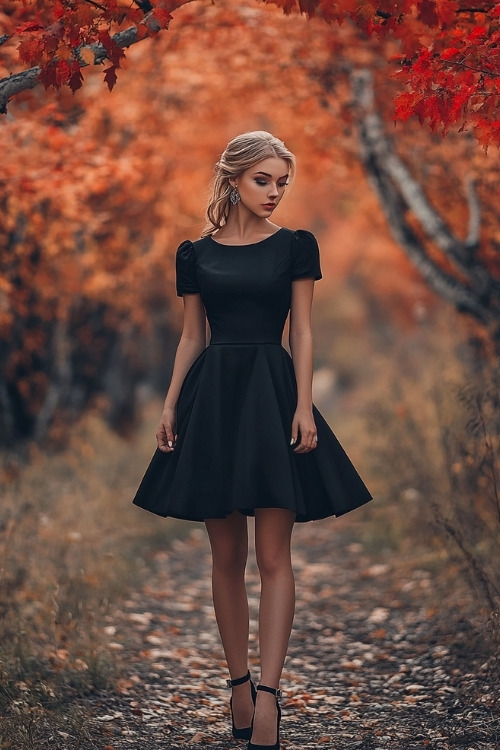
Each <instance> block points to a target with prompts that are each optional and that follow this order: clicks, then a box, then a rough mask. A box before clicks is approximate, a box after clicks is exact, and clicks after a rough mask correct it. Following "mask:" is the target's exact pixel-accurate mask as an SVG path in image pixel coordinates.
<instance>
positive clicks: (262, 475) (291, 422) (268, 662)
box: [134, 131, 371, 750]
mask: <svg viewBox="0 0 500 750" xmlns="http://www.w3.org/2000/svg"><path fill="white" fill-rule="evenodd" d="M294 171H295V158H294V156H293V154H292V153H291V152H290V151H289V150H288V149H287V148H286V147H285V145H284V144H283V143H282V142H281V141H280V140H278V139H277V138H275V137H273V136H272V135H270V134H269V133H266V132H264V131H256V132H250V133H244V134H242V135H240V136H238V137H236V138H234V139H233V140H232V141H230V143H229V144H228V146H227V148H226V149H225V151H224V153H223V154H222V156H221V159H220V161H219V162H218V164H217V165H216V174H215V179H214V183H213V194H212V198H211V200H210V202H209V206H208V210H207V216H208V225H207V227H206V229H205V231H204V233H203V236H202V237H201V239H199V240H197V241H195V242H191V241H185V242H183V243H182V244H181V245H180V246H179V248H178V250H177V256H176V270H177V293H178V295H179V296H182V297H183V298H184V325H183V330H182V336H181V339H180V342H179V345H178V348H177V353H176V357H175V362H174V368H173V374H172V380H171V383H170V387H169V390H168V393H167V396H166V399H165V404H164V408H163V414H162V417H161V422H160V426H159V429H158V432H157V435H156V437H157V443H158V448H157V450H156V453H155V455H154V456H153V459H152V461H151V464H150V466H149V468H148V470H147V472H146V474H145V476H144V478H143V480H142V482H141V485H140V487H139V490H138V492H137V495H136V497H135V499H134V503H135V504H136V505H139V506H141V507H143V508H145V509H147V510H149V511H152V512H153V513H157V514H158V515H161V516H173V517H176V518H184V519H190V520H197V521H204V522H205V524H206V528H207V531H208V535H209V539H210V545H211V549H212V556H213V572H212V584H213V600H214V607H215V614H216V619H217V623H218V626H219V631H220V635H221V640H222V644H223V648H224V652H225V657H226V660H227V664H228V668H229V673H230V676H231V679H230V680H228V686H230V687H232V697H231V701H230V705H231V711H232V724H233V730H232V731H233V736H234V737H235V738H236V739H245V740H249V744H248V750H262V749H263V748H266V750H269V749H270V748H275V750H277V749H278V748H279V722H280V715H281V712H280V707H279V703H278V698H279V696H280V692H279V682H280V676H281V672H282V669H283V663H284V660H285V656H286V651H287V647H288V641H289V637H290V631H291V627H292V620H293V614H294V602H295V587H294V578H293V572H292V566H291V558H290V539H291V533H292V529H293V525H294V523H295V521H310V520H313V519H319V518H325V517H327V516H331V515H336V516H339V515H341V514H343V513H346V512H347V511H349V510H352V509H354V508H356V507H358V506H360V505H362V504H363V503H366V502H368V500H370V499H371V498H370V494H369V492H368V490H367V489H366V487H365V485H364V484H363V482H362V481H361V479H360V477H359V476H358V474H357V473H356V471H355V469H354V467H353V466H352V464H351V462H350V461H349V459H348V458H347V456H346V454H345V453H344V451H343V449H342V448H341V446H340V444H339V443H338V441H337V439H336V438H335V436H334V435H333V433H332V432H331V430H330V428H329V427H328V425H327V424H326V422H325V421H324V419H323V418H322V416H321V415H320V414H319V412H318V411H317V410H316V408H315V407H314V406H313V404H312V397H311V387H312V368H313V355H312V336H311V306H312V299H313V287H314V281H315V280H317V279H320V278H321V271H320V265H319V251H318V245H317V242H316V240H315V238H314V236H313V235H312V234H310V233H309V232H307V231H304V230H297V231H292V230H290V229H286V228H280V227H279V226H277V225H276V224H274V223H272V222H271V221H270V216H271V215H272V213H273V212H274V210H275V209H276V208H277V206H278V205H279V203H280V201H281V199H282V198H283V195H284V193H285V191H286V187H287V185H288V184H289V183H290V181H291V179H292V178H293V175H294ZM288 314H290V329H289V330H290V335H289V341H290V350H291V355H292V356H291V358H290V356H289V355H288V353H287V352H286V351H285V349H284V348H283V347H282V345H281V338H282V333H283V328H284V325H285V321H286V318H287V316H288ZM207 319H208V323H209V326H210V334H211V335H210V343H209V345H208V346H206V321H207ZM250 515H253V516H255V550H256V557H257V564H258V567H259V572H260V577H261V598H260V608H259V648H260V661H261V676H260V679H261V682H260V684H259V686H258V687H257V689H255V687H254V684H253V682H252V681H251V680H250V674H249V672H248V630H249V618H248V601H247V594H246V588H245V581H244V575H245V566H246V561H247V552H248V537H247V516H250Z"/></svg>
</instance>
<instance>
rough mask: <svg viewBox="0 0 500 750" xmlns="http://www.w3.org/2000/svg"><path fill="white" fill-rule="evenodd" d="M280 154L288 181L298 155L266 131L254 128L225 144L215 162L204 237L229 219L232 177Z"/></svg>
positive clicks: (292, 173) (293, 170)
mask: <svg viewBox="0 0 500 750" xmlns="http://www.w3.org/2000/svg"><path fill="white" fill-rule="evenodd" d="M272 156H277V157H278V158H279V159H284V160H285V161H286V163H287V164H288V184H290V183H291V181H292V180H293V177H294V175H295V156H294V155H293V154H292V152H291V151H289V150H288V149H287V147H286V146H285V144H284V143H283V141H280V140H279V138H276V137H275V136H274V135H271V133H267V132H266V131H265V130H252V131H251V132H249V133H242V134H241V135H238V136H236V138H233V139H232V140H231V141H229V143H228V144H227V146H226V149H225V150H224V152H223V154H222V156H221V157H220V159H219V161H218V162H217V164H216V165H215V177H214V179H213V181H212V195H211V197H210V200H209V202H208V206H207V224H206V226H205V229H204V230H203V232H202V235H201V236H202V237H206V236H207V235H210V234H213V233H214V232H215V231H216V230H217V229H220V228H221V227H223V226H224V224H225V223H226V222H227V218H228V216H229V209H230V207H231V203H230V200H229V194H230V192H231V190H232V189H233V186H232V185H231V184H230V182H229V180H232V179H234V178H236V177H239V176H240V175H241V174H242V173H243V172H245V170H247V169H250V167H253V166H254V164H257V162H259V161H262V160H263V159H268V158H269V157H272Z"/></svg>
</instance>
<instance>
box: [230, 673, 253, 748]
mask: <svg viewBox="0 0 500 750" xmlns="http://www.w3.org/2000/svg"><path fill="white" fill-rule="evenodd" d="M249 680H250V672H247V673H246V675H245V676H244V677H238V679H237V680H226V685H227V687H228V688H233V687H237V686H238V685H243V684H244V683H245V682H248V681H249ZM250 690H251V691H252V701H253V704H254V706H255V701H256V699H257V691H256V689H255V685H254V684H253V682H252V680H250ZM229 708H230V709H231V723H232V731H233V737H234V739H235V740H249V739H250V737H251V736H252V727H251V726H249V727H244V728H243V729H237V728H236V727H235V726H234V714H233V697H232V696H231V700H230V701H229Z"/></svg>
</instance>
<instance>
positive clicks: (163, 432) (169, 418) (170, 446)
mask: <svg viewBox="0 0 500 750" xmlns="http://www.w3.org/2000/svg"><path fill="white" fill-rule="evenodd" d="M175 422H176V419H175V409H170V408H168V407H164V409H163V413H162V415H161V421H160V424H159V427H158V429H157V431H156V442H157V444H158V448H159V449H160V450H161V451H163V452H164V453H170V452H171V451H173V450H174V448H175V442H176V440H177V435H176V433H175V430H176V424H175Z"/></svg>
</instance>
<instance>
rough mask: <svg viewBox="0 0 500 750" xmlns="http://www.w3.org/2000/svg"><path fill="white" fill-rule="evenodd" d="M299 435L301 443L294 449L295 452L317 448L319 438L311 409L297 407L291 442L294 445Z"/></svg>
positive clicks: (304, 451)
mask: <svg viewBox="0 0 500 750" xmlns="http://www.w3.org/2000/svg"><path fill="white" fill-rule="evenodd" d="M299 436H300V443H299V444H298V445H297V446H296V448H294V449H293V452H294V453H309V451H312V450H314V449H315V448H316V446H317V444H318V438H317V433H316V424H315V423H314V417H313V414H312V410H311V409H297V411H296V412H295V414H294V416H293V421H292V439H291V441H290V444H291V445H294V444H295V443H296V442H297V440H298V438H299Z"/></svg>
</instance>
